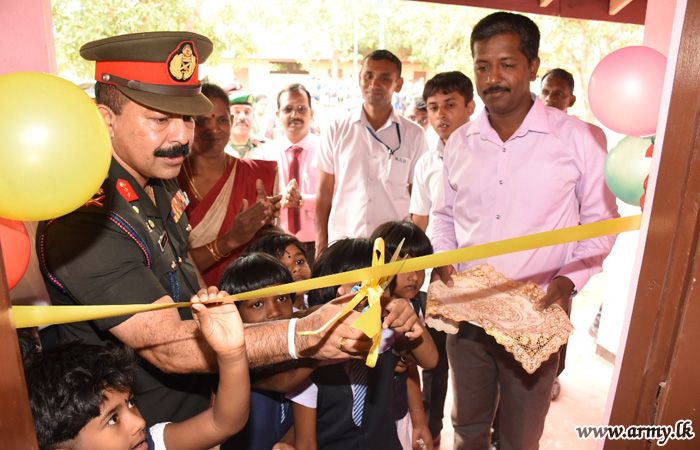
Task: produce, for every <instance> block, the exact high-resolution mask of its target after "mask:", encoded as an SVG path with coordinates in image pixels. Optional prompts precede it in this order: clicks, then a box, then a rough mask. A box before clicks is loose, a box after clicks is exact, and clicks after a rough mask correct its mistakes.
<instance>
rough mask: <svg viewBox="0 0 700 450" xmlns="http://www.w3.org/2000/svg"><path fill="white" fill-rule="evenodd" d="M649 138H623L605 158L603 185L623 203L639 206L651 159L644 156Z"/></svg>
mask: <svg viewBox="0 0 700 450" xmlns="http://www.w3.org/2000/svg"><path fill="white" fill-rule="evenodd" d="M651 144H652V139H651V138H640V137H631V136H628V137H625V138H623V139H622V140H621V141H620V142H618V143H617V145H616V146H615V147H613V148H612V149H611V150H610V151H609V152H608V156H607V157H606V158H605V183H606V184H607V185H608V188H609V189H610V191H611V192H612V193H613V194H614V195H615V197H617V198H619V199H620V200H622V201H623V202H625V203H629V204H630V205H635V206H639V199H640V198H641V197H642V194H644V180H645V179H646V177H647V176H648V175H649V170H650V168H651V158H649V157H647V156H646V152H647V149H648V148H649V146H651Z"/></svg>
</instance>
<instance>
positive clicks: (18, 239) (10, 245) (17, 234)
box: [0, 217, 31, 289]
mask: <svg viewBox="0 0 700 450" xmlns="http://www.w3.org/2000/svg"><path fill="white" fill-rule="evenodd" d="M0 246H2V261H3V263H4V264H5V274H6V275H7V287H8V289H12V288H13V287H15V286H16V285H17V283H19V280H21V279H22V277H23V276H24V272H26V271H27V267H28V266H29V254H30V252H31V246H30V245H29V234H28V233H27V228H26V227H25V226H24V224H23V223H22V222H18V221H16V220H10V219H4V218H2V217H0Z"/></svg>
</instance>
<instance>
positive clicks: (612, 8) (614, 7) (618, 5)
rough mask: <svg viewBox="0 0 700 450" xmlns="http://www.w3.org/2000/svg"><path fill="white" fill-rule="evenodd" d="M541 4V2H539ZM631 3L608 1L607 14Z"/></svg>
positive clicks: (627, 1)
mask: <svg viewBox="0 0 700 450" xmlns="http://www.w3.org/2000/svg"><path fill="white" fill-rule="evenodd" d="M540 3H542V0H541V1H540ZM630 3H632V0H610V7H609V8H608V13H609V14H610V15H611V16H614V15H615V14H617V13H619V12H620V11H622V8H624V7H625V6H627V5H629V4H630Z"/></svg>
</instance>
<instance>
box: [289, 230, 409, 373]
mask: <svg viewBox="0 0 700 450" xmlns="http://www.w3.org/2000/svg"><path fill="white" fill-rule="evenodd" d="M402 246H403V240H402V241H401V242H400V243H399V246H398V247H397V248H396V251H395V252H394V255H393V256H392V257H391V261H390V262H395V261H396V260H397V259H398V256H399V254H400V253H401V247H402ZM384 253H385V252H384V239H382V238H377V239H376V240H375V241H374V249H373V251H372V267H375V266H379V265H382V264H384ZM397 273H398V271H397ZM394 276H395V275H388V276H384V277H380V278H373V279H371V280H365V281H363V282H362V284H361V285H360V289H359V290H358V291H357V294H355V296H354V297H353V298H352V300H350V301H349V302H348V303H347V304H346V305H345V306H344V307H343V309H342V310H341V311H340V312H339V313H338V314H336V315H335V316H334V317H333V318H332V319H331V320H329V321H328V322H326V323H325V324H324V325H323V326H322V327H321V328H319V329H318V330H312V331H300V332H298V333H297V334H299V335H300V336H308V335H312V334H318V333H320V332H321V331H323V330H325V329H326V328H328V327H329V326H331V325H333V324H334V323H335V322H336V321H337V320H338V319H340V318H341V317H343V316H344V315H345V314H347V313H349V312H350V311H352V310H353V309H355V307H356V306H357V305H358V304H359V303H360V302H361V301H362V300H363V299H364V298H365V297H366V298H367V303H368V305H367V307H366V308H365V309H364V310H363V311H362V314H361V315H360V317H358V318H357V319H356V320H355V321H354V322H353V323H352V325H350V326H351V327H353V328H356V329H358V330H360V331H362V332H363V333H365V334H366V335H367V337H369V338H370V339H372V347H371V348H370V350H369V353H368V354H367V363H366V364H367V366H368V367H374V366H375V365H376V364H377V358H378V357H379V343H380V342H381V340H382V305H381V301H380V300H381V298H382V293H383V292H384V289H386V287H387V286H388V285H389V283H391V280H392V279H393V278H394Z"/></svg>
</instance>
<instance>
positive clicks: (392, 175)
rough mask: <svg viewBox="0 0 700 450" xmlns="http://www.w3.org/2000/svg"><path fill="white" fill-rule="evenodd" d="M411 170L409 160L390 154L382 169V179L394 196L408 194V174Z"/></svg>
mask: <svg viewBox="0 0 700 450" xmlns="http://www.w3.org/2000/svg"><path fill="white" fill-rule="evenodd" d="M410 170H411V164H410V160H409V159H408V158H403V157H401V156H397V155H391V157H390V159H389V162H388V163H387V167H386V170H385V171H384V176H383V180H384V182H385V183H386V186H387V187H388V188H389V191H390V192H391V194H392V195H393V196H395V197H401V196H403V195H405V194H406V195H407V194H408V175H409V171H410Z"/></svg>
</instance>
